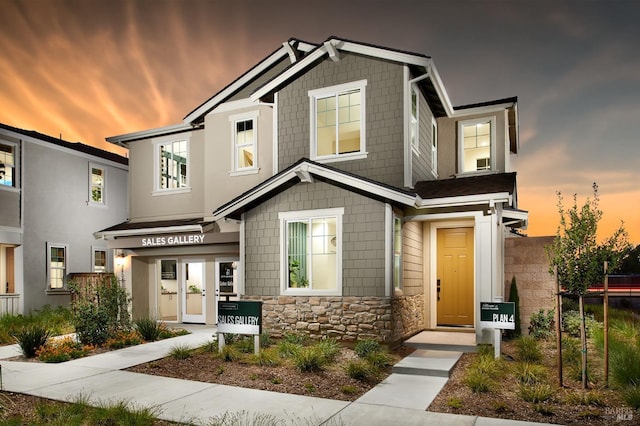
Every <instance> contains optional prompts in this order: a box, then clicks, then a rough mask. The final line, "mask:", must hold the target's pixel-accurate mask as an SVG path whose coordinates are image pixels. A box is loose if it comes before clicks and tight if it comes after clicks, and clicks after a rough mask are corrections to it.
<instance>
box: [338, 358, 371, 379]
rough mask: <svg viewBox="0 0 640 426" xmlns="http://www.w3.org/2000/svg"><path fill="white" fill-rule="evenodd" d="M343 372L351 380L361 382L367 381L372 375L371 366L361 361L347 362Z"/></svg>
mask: <svg viewBox="0 0 640 426" xmlns="http://www.w3.org/2000/svg"><path fill="white" fill-rule="evenodd" d="M344 371H345V372H346V373H347V375H348V376H349V377H351V378H352V379H355V380H360V381H362V382H364V381H367V380H368V379H369V378H370V377H371V375H372V373H373V372H372V371H371V365H370V364H369V363H368V362H366V361H364V360H362V359H352V360H349V362H348V363H347V365H345V367H344Z"/></svg>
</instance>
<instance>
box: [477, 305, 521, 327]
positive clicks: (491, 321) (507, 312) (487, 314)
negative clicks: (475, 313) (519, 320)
mask: <svg viewBox="0 0 640 426" xmlns="http://www.w3.org/2000/svg"><path fill="white" fill-rule="evenodd" d="M515 315H516V305H515V303H513V302H481V303H480V327H482V328H495V329H504V330H515V329H516V321H515Z"/></svg>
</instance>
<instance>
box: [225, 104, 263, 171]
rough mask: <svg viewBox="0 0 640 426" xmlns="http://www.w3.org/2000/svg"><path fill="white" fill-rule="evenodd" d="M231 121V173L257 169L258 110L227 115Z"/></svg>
mask: <svg viewBox="0 0 640 426" xmlns="http://www.w3.org/2000/svg"><path fill="white" fill-rule="evenodd" d="M229 122H230V123H231V137H232V147H231V156H232V158H231V174H243V173H246V172H252V171H257V170H258V150H257V147H258V111H253V112H251V113H248V114H238V115H233V116H231V117H229Z"/></svg>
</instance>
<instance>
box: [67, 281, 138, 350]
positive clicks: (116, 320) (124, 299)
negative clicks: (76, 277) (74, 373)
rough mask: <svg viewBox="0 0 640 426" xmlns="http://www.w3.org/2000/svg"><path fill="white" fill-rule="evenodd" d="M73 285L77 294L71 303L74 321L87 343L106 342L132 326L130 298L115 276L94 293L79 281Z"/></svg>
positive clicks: (96, 287) (80, 338)
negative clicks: (86, 289)
mask: <svg viewBox="0 0 640 426" xmlns="http://www.w3.org/2000/svg"><path fill="white" fill-rule="evenodd" d="M69 288H70V289H71V291H72V292H73V293H75V294H76V297H77V299H76V300H75V301H74V302H73V303H72V305H71V312H72V316H73V319H72V321H73V325H74V327H75V330H76V334H77V336H78V339H79V340H80V342H82V343H83V344H92V345H102V344H103V343H104V342H106V341H107V339H108V338H109V337H113V336H114V335H115V334H116V333H117V332H118V331H120V330H129V329H130V328H131V315H130V314H129V310H128V303H129V300H130V299H129V296H128V293H127V291H126V289H124V288H123V287H121V286H120V285H119V283H118V280H117V279H116V277H115V276H114V275H111V276H108V277H106V278H105V279H103V280H102V281H101V282H100V283H98V285H96V286H95V289H94V290H93V292H92V293H91V294H87V292H85V291H84V290H83V289H80V288H79V284H78V283H77V282H75V281H72V282H71V283H70V284H69Z"/></svg>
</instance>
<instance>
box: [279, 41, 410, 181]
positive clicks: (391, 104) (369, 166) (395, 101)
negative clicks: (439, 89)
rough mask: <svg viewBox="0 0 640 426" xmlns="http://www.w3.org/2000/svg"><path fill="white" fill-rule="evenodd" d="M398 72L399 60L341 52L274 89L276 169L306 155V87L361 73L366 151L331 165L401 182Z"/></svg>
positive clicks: (353, 77) (400, 72)
mask: <svg viewBox="0 0 640 426" xmlns="http://www.w3.org/2000/svg"><path fill="white" fill-rule="evenodd" d="M403 75H404V74H403V68H402V66H401V65H398V64H393V63H390V62H385V61H382V60H376V59H371V58H365V57H362V56H358V55H354V54H348V53H343V52H341V54H340V61H338V62H333V61H331V60H330V59H326V60H325V61H323V62H322V63H320V64H319V65H318V66H316V67H315V68H313V69H311V70H310V71H309V72H307V73H306V74H305V75H303V76H301V77H300V78H298V79H297V80H295V81H293V82H292V83H291V84H289V85H288V86H287V87H285V88H283V89H282V90H281V91H280V92H279V93H278V109H279V111H278V114H279V118H278V121H279V123H278V139H279V140H278V149H279V153H278V157H279V160H278V169H279V170H282V169H284V168H286V167H288V166H290V165H291V164H293V163H295V162H296V161H297V160H299V159H300V158H303V157H306V158H311V154H310V140H309V138H310V130H309V120H310V112H309V94H308V92H309V90H313V89H320V88H323V87H329V86H333V85H337V84H342V83H350V82H354V81H358V80H363V79H366V80H367V86H366V89H365V90H366V118H365V120H366V150H367V152H368V156H367V158H366V159H362V160H352V161H343V162H333V163H331V166H332V167H336V168H338V169H341V170H345V171H348V172H351V173H355V174H358V175H360V176H363V177H366V178H369V179H374V180H377V181H379V182H384V183H387V184H389V185H393V186H397V187H402V186H403V185H404V168H403V153H404V150H403V136H404V130H403V110H404V109H403V84H404V77H403Z"/></svg>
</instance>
